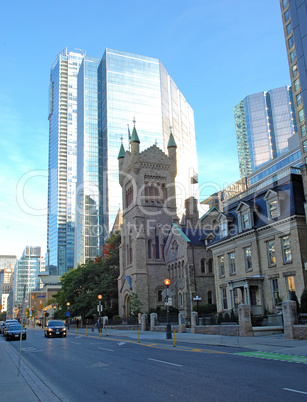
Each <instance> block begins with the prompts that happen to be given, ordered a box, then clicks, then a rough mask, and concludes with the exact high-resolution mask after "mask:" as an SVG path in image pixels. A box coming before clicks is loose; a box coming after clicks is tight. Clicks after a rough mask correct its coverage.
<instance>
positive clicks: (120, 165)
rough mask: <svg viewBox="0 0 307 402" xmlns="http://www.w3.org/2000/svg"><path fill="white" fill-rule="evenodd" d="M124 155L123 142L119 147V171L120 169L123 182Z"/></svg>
mask: <svg viewBox="0 0 307 402" xmlns="http://www.w3.org/2000/svg"><path fill="white" fill-rule="evenodd" d="M124 157H125V148H124V146H123V143H121V146H120V149H119V153H118V157H117V159H118V171H119V182H120V183H121V177H122V175H121V172H122V168H123V163H124Z"/></svg>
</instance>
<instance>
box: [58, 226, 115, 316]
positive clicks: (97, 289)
mask: <svg viewBox="0 0 307 402" xmlns="http://www.w3.org/2000/svg"><path fill="white" fill-rule="evenodd" d="M106 244H108V246H107V247H105V249H107V250H108V252H104V254H103V255H101V256H97V257H96V259H95V260H94V261H91V260H87V261H86V262H85V264H82V265H79V266H78V267H77V268H75V269H72V270H70V271H69V272H66V273H65V274H64V275H63V276H62V277H61V279H60V281H61V284H62V288H61V290H60V291H59V292H58V293H57V294H56V295H55V296H54V297H55V298H56V300H57V303H58V311H57V314H56V316H57V318H65V316H66V311H67V305H66V303H67V302H69V303H70V306H69V313H70V315H71V316H72V317H74V316H81V317H82V318H83V319H84V318H93V317H94V316H96V315H97V303H98V295H99V294H101V295H102V306H103V309H104V314H106V315H108V316H110V317H112V316H113V315H114V314H117V306H118V294H117V278H118V275H119V245H120V232H116V233H114V234H113V235H112V236H111V237H110V238H109V239H108V240H107V242H106Z"/></svg>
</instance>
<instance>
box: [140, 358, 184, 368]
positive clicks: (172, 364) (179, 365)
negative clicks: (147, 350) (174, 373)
mask: <svg viewBox="0 0 307 402" xmlns="http://www.w3.org/2000/svg"><path fill="white" fill-rule="evenodd" d="M148 360H151V361H153V362H158V363H163V364H170V365H171V366H178V367H182V364H176V363H170V362H164V361H163V360H156V359H150V358H148Z"/></svg>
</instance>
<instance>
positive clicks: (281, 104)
mask: <svg viewBox="0 0 307 402" xmlns="http://www.w3.org/2000/svg"><path fill="white" fill-rule="evenodd" d="M234 116H235V124H236V133H237V147H238V158H239V168H240V175H241V177H246V176H248V175H249V174H251V173H253V172H255V171H256V170H257V169H259V168H260V167H262V166H263V165H264V164H266V163H268V162H270V161H272V160H274V159H275V158H277V157H279V156H280V155H282V154H283V153H285V152H287V151H289V144H288V140H289V139H290V138H291V137H292V136H293V135H294V134H296V132H297V127H296V119H295V111H294V105H293V96H292V91H291V87H287V86H286V87H281V88H277V89H272V90H270V91H267V92H260V93H257V94H253V95H249V96H247V97H246V98H244V99H243V100H242V101H241V102H240V103H238V105H236V106H235V108H234Z"/></svg>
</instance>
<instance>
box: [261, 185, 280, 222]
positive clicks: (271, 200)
mask: <svg viewBox="0 0 307 402" xmlns="http://www.w3.org/2000/svg"><path fill="white" fill-rule="evenodd" d="M283 198H284V195H283V193H281V192H276V191H273V190H268V191H267V193H266V194H265V196H264V200H265V202H266V208H267V216H268V219H277V218H278V217H279V216H280V212H281V201H282V200H283Z"/></svg>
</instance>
